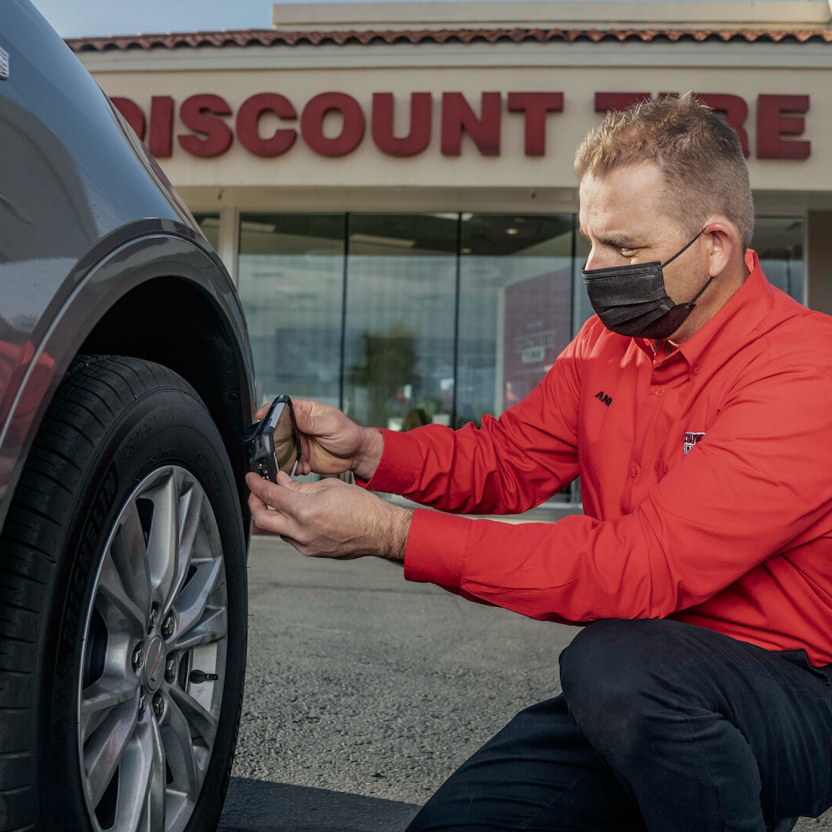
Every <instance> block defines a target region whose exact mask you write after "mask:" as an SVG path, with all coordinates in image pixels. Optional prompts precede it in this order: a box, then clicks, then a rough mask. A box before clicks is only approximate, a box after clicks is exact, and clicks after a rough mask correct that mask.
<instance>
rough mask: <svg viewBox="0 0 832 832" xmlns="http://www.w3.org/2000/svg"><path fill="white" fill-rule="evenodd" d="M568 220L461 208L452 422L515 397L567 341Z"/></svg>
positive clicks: (495, 411) (495, 410)
mask: <svg viewBox="0 0 832 832" xmlns="http://www.w3.org/2000/svg"><path fill="white" fill-rule="evenodd" d="M572 222H573V220H572V215H571V214H566V215H560V216H558V215H555V216H513V215H510V216H497V215H488V214H463V215H462V222H461V226H462V234H461V241H460V242H461V248H460V315H459V360H458V367H459V370H458V375H459V387H458V391H457V425H458V426H461V425H463V424H465V423H466V422H476V423H477V424H480V422H481V420H482V417H483V415H484V414H486V413H489V414H491V415H494V416H499V415H500V414H501V413H502V412H503V411H504V410H505V409H506V408H508V407H510V406H511V405H512V404H515V403H516V402H518V401H520V400H521V399H522V398H523V397H524V396H525V395H526V394H527V393H528V392H529V391H530V390H531V389H532V388H533V387H534V386H535V385H536V384H537V383H538V382H539V381H540V380H541V379H542V378H543V376H544V375H545V374H546V371H547V370H548V369H549V368H550V367H551V366H552V364H553V363H554V361H555V358H556V357H557V356H558V354H559V353H560V351H561V350H562V349H563V348H564V347H565V346H566V345H567V344H568V343H569V340H570V339H571V337H572V332H571V329H572V327H571V323H572Z"/></svg>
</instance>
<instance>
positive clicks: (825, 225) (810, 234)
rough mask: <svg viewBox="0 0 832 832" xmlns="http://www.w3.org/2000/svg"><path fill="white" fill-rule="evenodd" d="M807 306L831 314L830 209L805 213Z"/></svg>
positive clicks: (831, 230) (831, 216)
mask: <svg viewBox="0 0 832 832" xmlns="http://www.w3.org/2000/svg"><path fill="white" fill-rule="evenodd" d="M806 223H807V233H806V243H807V247H808V249H809V250H808V252H807V254H808V257H807V258H806V265H807V276H808V290H809V291H808V306H809V308H810V309H816V310H817V311H818V312H825V313H826V314H827V315H832V211H809V212H808V214H807V215H806Z"/></svg>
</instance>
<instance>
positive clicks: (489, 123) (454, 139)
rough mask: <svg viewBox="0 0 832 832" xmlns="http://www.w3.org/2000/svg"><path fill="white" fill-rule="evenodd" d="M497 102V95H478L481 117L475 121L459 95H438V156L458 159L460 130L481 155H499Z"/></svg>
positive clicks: (460, 143)
mask: <svg viewBox="0 0 832 832" xmlns="http://www.w3.org/2000/svg"><path fill="white" fill-rule="evenodd" d="M500 101H501V95H500V93H498V92H484V93H483V94H482V103H481V110H482V117H481V118H477V117H476V115H475V114H474V111H473V110H472V109H471V107H470V105H469V104H468V102H467V101H466V100H465V96H464V95H463V94H462V93H461V92H446V93H444V94H443V95H442V155H443V156H459V154H460V152H461V147H462V131H463V130H465V131H466V132H467V133H468V135H469V136H470V137H471V138H472V139H473V141H474V144H475V145H476V146H477V147H478V148H479V151H480V153H482V155H483V156H499V155H500V115H501V113H500Z"/></svg>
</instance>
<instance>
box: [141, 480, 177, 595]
mask: <svg viewBox="0 0 832 832" xmlns="http://www.w3.org/2000/svg"><path fill="white" fill-rule="evenodd" d="M179 479H180V478H179V477H178V476H177V475H176V473H175V472H173V471H172V472H171V473H170V475H169V476H167V477H166V478H165V480H164V481H163V482H162V483H161V484H160V485H159V486H158V488H155V489H153V490H152V491H149V492H145V493H144V494H143V495H142V496H143V497H145V498H147V499H150V500H153V522H152V524H151V526H150V538H149V540H148V541H147V560H148V563H149V564H150V582H151V585H152V587H153V601H154V602H155V603H156V604H158V606H159V608H160V609H167V608H168V607H169V605H170V600H171V598H172V596H173V588H174V584H175V582H176V576H177V573H178V570H179Z"/></svg>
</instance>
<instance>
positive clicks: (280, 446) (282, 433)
mask: <svg viewBox="0 0 832 832" xmlns="http://www.w3.org/2000/svg"><path fill="white" fill-rule="evenodd" d="M243 446H244V448H245V452H246V458H247V460H248V465H249V470H251V471H254V473H255V474H259V475H260V476H261V477H263V479H264V480H269V482H277V472H278V471H284V472H285V473H287V474H288V475H289V476H290V477H294V475H295V471H296V470H297V467H298V462H300V434H299V433H298V426H297V423H296V422H295V411H294V409H293V407H292V400H291V399H290V398H289V397H288V396H278V397H277V398H276V399H275V400H274V401H273V402H272V404H271V407H270V408H269V412H268V413H267V414H266V418H265V419H263V421H262V422H255V423H254V424H253V425H252V426H251V427H250V428H248V430H247V431H246V432H245V434H244V435H243Z"/></svg>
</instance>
